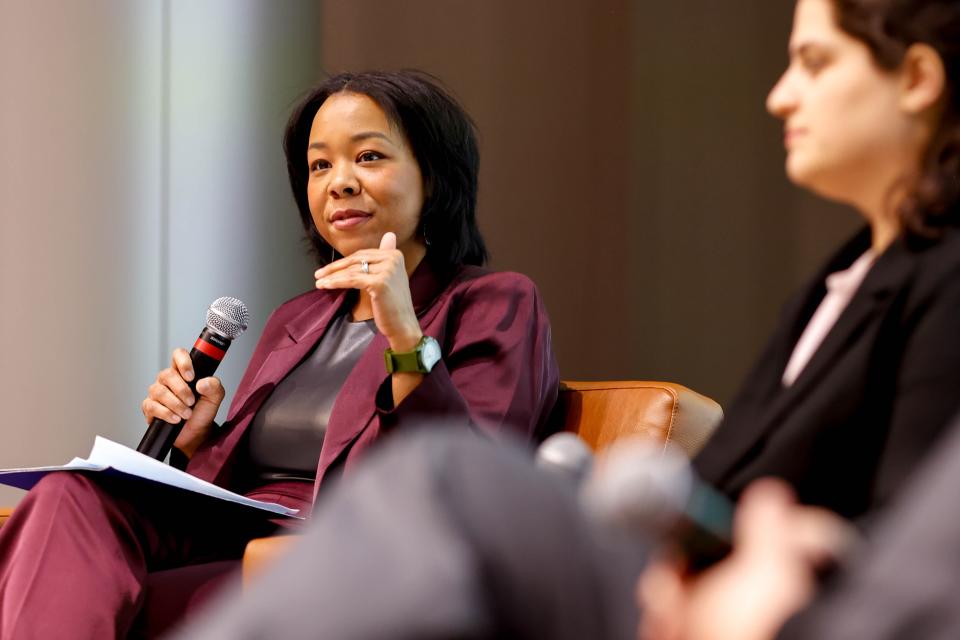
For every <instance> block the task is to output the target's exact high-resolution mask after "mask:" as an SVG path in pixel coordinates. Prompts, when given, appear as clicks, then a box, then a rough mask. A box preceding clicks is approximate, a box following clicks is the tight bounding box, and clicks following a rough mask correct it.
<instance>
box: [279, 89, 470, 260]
mask: <svg viewBox="0 0 960 640" xmlns="http://www.w3.org/2000/svg"><path fill="white" fill-rule="evenodd" d="M336 93H356V94H361V95H365V96H367V97H369V98H370V99H372V100H373V101H374V102H376V103H377V105H379V106H380V108H381V109H383V111H384V113H385V114H386V116H387V119H388V120H390V122H391V124H393V125H395V126H396V127H397V128H398V129H399V130H400V131H401V132H402V133H403V135H404V136H405V137H406V140H407V142H408V143H409V145H410V148H411V150H412V151H413V155H414V158H415V159H416V161H417V164H418V165H419V166H420V173H421V175H422V176H423V181H424V203H423V209H422V210H421V212H420V224H419V227H418V234H419V235H420V236H421V237H423V238H424V240H425V241H426V242H427V255H426V258H427V259H428V260H430V261H431V263H434V264H437V265H439V266H452V265H461V264H472V265H482V264H484V263H485V262H486V260H487V249H486V245H485V243H484V241H483V236H481V235H480V230H479V228H478V227H477V220H476V209H477V188H478V173H479V170H480V150H479V148H478V146H477V136H476V127H475V125H474V124H473V121H472V120H471V119H470V116H469V115H467V113H466V111H464V109H463V107H461V106H460V104H459V103H458V102H457V101H456V100H455V99H454V98H453V97H452V96H451V95H450V94H449V93H448V92H447V91H445V90H444V89H443V88H441V87H440V85H439V82H438V81H437V79H436V78H434V77H432V76H430V75H429V74H427V73H424V72H422V71H415V70H402V71H366V72H362V73H340V74H337V75H335V76H332V77H331V78H329V79H327V80H326V81H325V82H323V83H322V84H321V85H320V86H318V87H316V88H315V89H313V90H312V91H311V92H310V93H309V94H308V95H307V96H306V97H305V98H304V99H303V100H302V101H301V103H300V104H299V105H298V106H297V107H296V109H294V111H293V114H292V115H291V116H290V120H289V122H288V123H287V128H286V131H285V132H284V136H283V150H284V153H285V154H286V156H287V173H288V174H289V176H290V188H291V189H292V190H293V197H294V199H295V200H296V203H297V209H299V212H300V220H301V222H302V224H303V228H304V231H305V232H306V235H307V239H308V240H309V242H310V245H311V247H312V249H313V252H314V254H315V255H316V258H317V261H318V263H319V264H321V265H323V264H326V263H327V262H329V261H330V259H331V256H332V254H333V250H332V248H331V247H330V245H329V244H328V243H327V242H326V240H324V239H323V237H322V236H321V235H320V233H319V232H318V231H317V228H316V226H315V225H314V223H313V216H312V215H311V214H310V207H309V203H308V202H307V180H308V177H309V167H308V166H307V146H308V144H309V138H310V128H311V126H312V125H313V118H314V116H315V115H316V113H317V111H318V110H319V109H320V107H321V105H323V103H324V102H325V101H326V99H327V98H329V97H330V96H331V95H334V94H336Z"/></svg>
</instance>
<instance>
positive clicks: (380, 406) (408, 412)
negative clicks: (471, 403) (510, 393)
mask: <svg viewBox="0 0 960 640" xmlns="http://www.w3.org/2000/svg"><path fill="white" fill-rule="evenodd" d="M376 408H377V414H378V415H379V417H380V426H381V427H383V428H385V429H395V428H397V427H401V426H404V425H407V424H413V423H421V422H423V421H443V422H462V423H469V422H470V411H469V408H468V407H467V403H466V401H464V399H463V397H462V396H461V395H460V392H459V391H458V390H457V387H456V386H455V385H454V384H453V380H452V379H451V378H450V372H449V371H448V370H447V366H446V364H444V362H443V361H442V360H441V361H440V362H438V363H437V364H436V366H434V368H433V370H432V371H431V372H430V373H427V374H425V375H424V376H423V380H422V381H421V382H420V384H419V385H417V388H416V389H414V390H413V391H411V392H410V395H408V396H407V397H406V398H404V399H403V402H401V403H400V405H399V406H394V403H393V381H392V379H391V377H390V376H387V377H386V379H385V380H384V381H383V382H381V383H380V387H379V388H378V389H377V395H376Z"/></svg>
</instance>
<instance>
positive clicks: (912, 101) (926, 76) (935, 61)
mask: <svg viewBox="0 0 960 640" xmlns="http://www.w3.org/2000/svg"><path fill="white" fill-rule="evenodd" d="M900 74H901V78H902V84H901V95H900V107H901V108H902V109H903V110H904V111H905V112H907V113H911V114H914V115H919V114H922V113H924V112H925V111H930V110H931V109H932V108H933V107H939V106H941V105H942V102H943V100H944V99H945V98H946V86H947V76H946V70H945V69H944V66H943V60H942V59H941V58H940V54H938V53H937V52H936V50H935V49H934V48H933V47H931V46H930V45H927V44H923V43H915V44H912V45H910V47H909V48H908V49H907V53H906V54H905V55H904V58H903V63H902V64H901V65H900ZM936 111H937V112H939V111H940V109H936ZM936 115H937V117H938V119H939V113H937V114H936Z"/></svg>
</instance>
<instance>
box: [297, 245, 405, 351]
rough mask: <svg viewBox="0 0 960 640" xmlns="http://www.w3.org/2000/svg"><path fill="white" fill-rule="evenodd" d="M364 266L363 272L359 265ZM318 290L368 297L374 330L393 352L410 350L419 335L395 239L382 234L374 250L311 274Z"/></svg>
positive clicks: (351, 255)
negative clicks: (359, 293) (352, 292)
mask: <svg viewBox="0 0 960 640" xmlns="http://www.w3.org/2000/svg"><path fill="white" fill-rule="evenodd" d="M364 262H365V263H366V264H367V265H368V272H367V273H364V270H363V263H364ZM314 277H316V279H317V288H318V289H360V290H361V291H364V292H366V293H367V295H368V296H369V297H370V304H371V306H372V311H373V319H374V321H375V322H376V323H377V329H378V330H379V331H380V333H381V334H382V335H383V336H384V337H385V338H386V339H387V341H389V343H390V348H391V349H394V350H396V351H409V350H411V349H413V348H414V347H415V346H416V345H417V343H418V342H419V341H420V338H422V337H423V332H422V331H421V329H420V322H419V321H418V320H417V314H416V312H414V309H413V300H412V299H411V297H410V279H409V278H408V277H407V270H406V264H405V263H404V260H403V254H402V253H401V252H400V251H398V250H397V236H396V235H395V234H394V233H392V232H388V233H385V234H383V238H382V239H381V240H380V247H379V248H378V249H361V250H360V251H356V252H354V253H352V254H350V255H349V256H345V257H343V258H341V259H339V260H337V261H335V262H331V263H330V264H328V265H326V266H325V267H323V268H321V269H318V270H317V271H316V273H314Z"/></svg>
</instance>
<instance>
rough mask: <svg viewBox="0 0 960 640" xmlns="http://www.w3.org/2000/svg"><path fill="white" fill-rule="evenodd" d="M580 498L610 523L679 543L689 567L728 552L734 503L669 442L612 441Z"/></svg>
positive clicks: (702, 565) (705, 563) (710, 561)
mask: <svg viewBox="0 0 960 640" xmlns="http://www.w3.org/2000/svg"><path fill="white" fill-rule="evenodd" d="M581 498H582V502H583V506H584V509H586V511H587V512H588V513H589V514H590V515H591V516H592V517H594V518H596V519H597V520H599V521H600V522H602V523H604V524H606V525H608V526H612V527H614V528H617V529H620V530H622V531H624V532H626V533H628V534H630V535H635V536H638V537H644V538H647V539H666V540H669V541H671V542H673V543H675V544H677V545H678V546H679V547H680V550H681V551H682V552H683V554H684V555H685V556H686V558H687V560H688V562H689V564H690V569H691V570H700V569H704V568H706V567H708V566H710V565H711V564H713V563H714V562H717V561H718V560H721V559H722V558H724V557H725V556H726V555H727V554H728V553H730V550H731V544H732V530H733V511H734V506H733V504H732V503H731V502H730V500H729V499H727V497H726V496H724V495H722V494H721V493H719V492H718V491H717V490H716V489H714V488H713V487H711V486H709V485H708V484H706V483H705V482H703V481H702V480H700V479H699V478H697V477H696V474H695V473H694V471H693V469H692V467H691V466H690V462H689V460H688V459H687V457H686V456H685V455H684V454H683V453H682V452H680V451H678V450H676V449H674V448H673V447H671V446H669V445H667V446H666V447H664V445H663V444H662V443H656V444H654V443H652V442H650V441H645V440H640V439H638V440H636V441H627V442H623V443H618V444H616V445H614V446H612V447H610V449H608V450H607V451H606V452H605V455H604V459H603V460H602V462H601V463H600V464H598V465H597V467H596V468H595V470H594V473H593V474H592V475H591V476H590V477H589V479H588V480H587V483H586V484H585V485H584V487H583V491H582V493H581Z"/></svg>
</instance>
